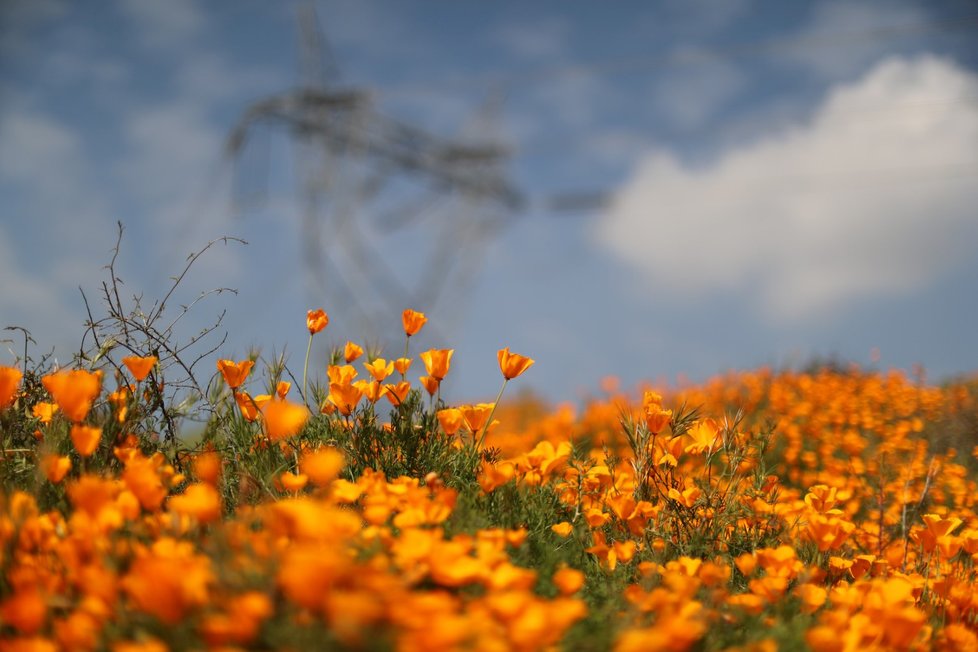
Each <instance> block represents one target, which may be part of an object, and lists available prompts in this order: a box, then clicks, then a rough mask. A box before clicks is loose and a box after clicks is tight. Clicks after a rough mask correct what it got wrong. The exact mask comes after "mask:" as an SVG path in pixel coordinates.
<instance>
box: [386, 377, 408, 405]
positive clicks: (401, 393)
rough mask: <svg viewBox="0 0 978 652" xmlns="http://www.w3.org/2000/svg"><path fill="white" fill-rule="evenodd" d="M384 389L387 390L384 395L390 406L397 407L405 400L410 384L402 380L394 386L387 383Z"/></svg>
mask: <svg viewBox="0 0 978 652" xmlns="http://www.w3.org/2000/svg"><path fill="white" fill-rule="evenodd" d="M384 389H385V390H387V391H386V393H385V396H386V397H387V400H388V401H390V402H391V405H393V406H394V407H397V406H398V405H400V404H401V403H403V402H404V399H406V398H407V395H408V393H409V392H410V391H411V383H409V382H408V381H406V380H402V381H401V382H399V383H397V384H396V385H394V384H393V383H387V384H386V385H384Z"/></svg>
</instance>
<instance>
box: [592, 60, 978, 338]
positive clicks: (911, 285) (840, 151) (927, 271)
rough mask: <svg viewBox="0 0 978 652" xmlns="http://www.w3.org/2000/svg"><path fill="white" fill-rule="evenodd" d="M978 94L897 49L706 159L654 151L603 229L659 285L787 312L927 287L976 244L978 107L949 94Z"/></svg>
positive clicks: (956, 76) (959, 74)
mask: <svg viewBox="0 0 978 652" xmlns="http://www.w3.org/2000/svg"><path fill="white" fill-rule="evenodd" d="M975 94H978V77H976V76H975V75H974V74H972V73H969V72H966V71H965V70H963V69H961V68H960V67H958V66H956V65H955V64H954V63H952V62H950V61H948V60H945V59H940V58H936V57H932V56H926V57H920V58H917V59H914V60H907V59H900V58H891V59H889V60H886V61H883V62H881V63H879V64H878V65H877V66H876V67H874V68H873V69H872V70H871V71H870V72H869V73H868V74H867V75H866V76H865V77H863V78H862V79H861V80H859V81H858V82H855V83H852V84H849V85H844V86H838V87H836V88H834V89H832V91H831V92H830V93H829V94H828V96H827V98H826V99H825V101H824V102H823V103H822V105H821V106H820V107H819V109H818V110H817V111H816V112H815V113H814V115H813V117H812V119H811V120H810V121H809V122H808V123H807V124H804V125H798V126H796V127H795V128H793V129H791V130H788V131H785V132H783V133H779V134H776V135H774V134H772V135H769V136H767V137H765V138H763V139H761V140H758V141H756V142H754V143H753V144H750V145H747V146H743V147H740V148H737V149H734V150H731V151H728V152H726V153H725V154H722V155H720V156H719V157H718V158H717V160H715V161H714V162H713V163H712V164H710V165H708V166H706V167H703V168H697V169H691V168H688V167H684V166H683V165H682V164H681V163H680V162H679V161H678V160H677V157H676V156H675V155H674V154H673V153H671V152H669V151H663V150H657V151H651V152H649V153H648V154H647V156H646V157H645V159H644V161H643V162H642V163H641V164H640V165H639V166H638V168H637V169H636V171H635V174H634V175H633V176H632V178H631V179H630V180H629V181H628V182H627V183H626V184H625V186H624V187H622V188H621V190H620V191H619V192H618V193H617V196H616V197H615V199H614V201H613V204H612V207H611V208H610V209H609V212H608V214H607V215H606V216H605V219H603V220H602V221H600V222H599V223H598V224H597V225H596V228H595V231H596V232H595V235H596V236H597V238H598V239H599V240H600V241H601V242H602V243H603V244H605V245H606V246H607V247H609V248H610V249H611V251H613V252H615V253H616V254H618V255H620V256H621V257H622V258H623V259H625V260H626V261H629V262H630V263H632V264H633V265H635V266H636V267H637V268H639V269H640V270H641V271H642V272H644V273H645V275H646V278H647V280H648V282H649V283H650V284H651V286H652V287H653V288H654V289H658V290H667V291H668V290H672V291H674V292H675V293H677V294H679V295H692V296H693V297H697V296H709V295H711V294H713V293H715V292H718V291H736V292H743V293H745V294H746V295H747V296H748V297H750V298H752V299H754V300H756V301H757V302H758V305H759V306H760V307H761V308H762V309H763V310H764V312H765V313H766V314H767V315H768V316H769V317H771V318H774V319H777V320H781V321H786V320H794V319H800V318H809V317H813V316H815V315H818V314H822V313H824V311H828V310H831V309H833V308H838V307H840V306H844V305H845V304H847V303H849V302H851V301H854V300H857V299H860V298H867V297H872V296H878V295H898V294H903V293H907V292H911V291H914V290H919V289H923V288H926V287H927V286H928V285H929V284H931V283H932V282H934V281H935V280H936V279H938V278H939V277H941V276H942V275H944V274H946V273H947V272H949V271H950V270H952V269H953V268H955V267H956V266H957V265H959V264H962V263H963V262H966V261H967V260H969V259H970V258H971V257H972V256H973V255H974V253H975V252H974V246H973V243H974V242H975V241H976V238H978V217H976V216H975V213H974V206H975V205H976V204H978V188H976V186H975V184H974V181H973V179H974V174H975V170H976V168H978V160H976V155H975V148H974V144H975V143H976V142H978V107H976V106H975V104H974V103H973V102H967V101H960V99H958V100H957V101H955V100H954V99H953V98H961V97H962V96H970V97H973V96H974V95H975ZM949 98H951V101H942V100H948V99H949Z"/></svg>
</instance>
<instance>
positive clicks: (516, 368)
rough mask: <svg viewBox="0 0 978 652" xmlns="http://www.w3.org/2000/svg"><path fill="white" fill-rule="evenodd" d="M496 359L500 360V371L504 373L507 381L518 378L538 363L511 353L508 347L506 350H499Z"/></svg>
mask: <svg viewBox="0 0 978 652" xmlns="http://www.w3.org/2000/svg"><path fill="white" fill-rule="evenodd" d="M496 357H497V358H499V370H500V371H501V372H503V378H505V379H506V380H512V379H513V378H516V377H517V376H519V375H520V374H522V373H523V372H524V371H526V370H527V369H529V368H530V367H531V366H532V365H533V363H534V362H536V361H535V360H533V359H532V358H528V357H526V356H523V355H520V354H519V353H510V352H509V347H508V346H507V347H506V348H505V349H499V352H498V353H497V355H496Z"/></svg>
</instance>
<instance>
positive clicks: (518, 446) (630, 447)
mask: <svg viewBox="0 0 978 652" xmlns="http://www.w3.org/2000/svg"><path fill="white" fill-rule="evenodd" d="M300 319H301V317H300ZM395 319H396V317H395ZM426 323H427V318H426V316H425V315H424V314H422V313H420V312H416V311H413V310H405V311H404V313H403V315H402V319H401V325H402V326H403V335H404V343H403V344H404V346H403V349H402V348H401V347H400V346H397V347H396V348H397V350H396V351H379V350H369V349H370V347H367V345H366V344H365V343H364V342H356V341H350V342H347V343H346V344H345V346H341V347H337V348H336V350H334V351H333V352H332V355H331V359H330V364H328V365H317V364H312V365H310V356H309V354H308V352H307V355H306V358H305V360H304V362H303V367H302V368H301V372H300V371H299V370H298V369H297V370H296V373H295V375H294V376H293V375H292V373H291V372H290V370H289V368H288V366H287V365H286V364H285V362H284V361H282V360H280V359H272V360H269V359H267V358H264V357H262V356H260V355H258V354H257V353H255V354H252V355H250V356H248V357H242V358H240V359H233V360H219V361H217V363H216V365H215V364H214V363H213V360H211V361H210V363H209V365H208V368H207V369H206V370H202V367H201V366H199V365H198V366H197V367H196V368H195V367H194V366H193V365H192V364H191V365H188V364H185V363H184V361H183V360H182V359H181V358H180V356H179V355H178V353H179V351H178V350H177V349H176V348H167V347H161V345H160V342H159V341H155V342H152V341H148V340H147V341H144V342H143V345H142V346H140V345H139V344H140V340H139V339H138V338H137V337H129V338H119V339H118V340H117V341H116V342H115V345H114V346H108V345H106V344H105V343H104V342H97V344H99V345H100V346H101V349H99V348H98V347H96V351H97V354H93V355H89V356H80V357H79V358H78V359H77V360H76V362H75V363H73V364H69V365H65V366H63V367H61V368H57V367H55V366H54V365H53V364H52V363H50V361H49V360H48V359H43V360H42V361H41V362H34V361H33V360H31V359H30V358H28V357H27V356H26V354H25V355H24V356H23V357H22V358H21V357H18V359H16V360H12V364H8V365H6V366H0V652H2V651H7V650H10V651H13V650H36V651H47V650H52V651H53V650H81V651H86V650H110V651H112V652H136V651H142V652H162V651H165V650H271V649H275V650H278V649H283V650H398V651H413V650H418V651H421V650H425V651H427V650H435V651H437V650H486V651H496V650H500V651H502V650H525V651H529V650H550V649H566V650H617V651H619V652H630V651H639V650H641V651H655V650H669V651H682V650H758V651H773V650H779V649H780V650H806V649H810V650H814V651H816V652H836V651H843V650H846V651H848V650H852V651H856V650H909V649H937V650H978V591H976V590H975V586H976V582H978V571H976V567H975V566H976V561H978V516H976V501H978V487H976V473H975V469H976V466H978V465H976V459H975V456H976V455H978V403H976V400H978V383H976V382H974V381H969V380H961V381H956V382H949V383H946V384H943V385H940V386H937V385H933V384H928V383H927V382H926V381H925V379H924V377H923V375H922V374H917V375H912V376H908V375H906V374H904V373H901V372H880V371H869V370H861V369H859V368H856V367H847V366H844V365H838V364H836V365H822V366H818V365H815V366H813V367H812V368H811V369H810V370H807V371H773V370H769V369H759V370H755V371H747V372H742V373H736V374H729V375H726V376H723V377H718V378H715V379H712V380H710V381H709V382H706V383H703V384H698V385H685V386H680V387H652V386H648V387H640V388H636V389H632V390H630V391H622V390H620V389H619V388H618V387H616V385H615V383H614V382H611V381H610V380H608V381H606V382H605V383H603V385H602V387H603V389H602V390H601V391H600V392H598V393H596V394H595V395H594V396H592V397H591V398H590V399H588V400H587V401H584V402H583V403H582V404H580V405H570V404H567V405H550V404H547V403H545V402H543V401H541V400H538V399H535V398H534V397H533V395H532V394H529V393H526V392H521V391H519V390H520V388H519V387H518V386H519V385H521V384H530V383H531V382H532V379H531V378H530V377H532V375H533V372H534V368H533V367H534V360H533V359H532V357H531V356H532V352H528V351H524V352H522V354H520V353H516V352H513V351H510V350H509V349H508V348H504V349H502V350H500V351H499V352H498V356H497V359H495V360H486V361H484V364H485V373H486V374H493V375H497V376H498V379H499V383H500V391H499V394H498V396H496V397H495V400H494V401H493V402H489V403H477V404H469V405H457V404H450V403H448V402H446V401H445V400H443V399H442V389H443V388H444V387H447V386H449V385H450V384H451V383H452V365H453V363H454V362H455V361H454V360H453V354H454V352H453V350H452V349H450V348H446V349H429V350H425V351H420V350H415V349H416V347H415V346H414V341H413V340H412V338H413V337H414V336H415V335H416V334H417V333H418V332H419V331H421V330H422V329H423V328H424V327H425V325H426ZM306 325H307V327H308V331H309V338H310V339H309V342H310V350H311V344H312V341H313V338H316V337H323V336H324V335H322V333H323V331H324V330H326V329H327V328H328V327H329V316H328V315H327V314H326V313H325V312H324V311H322V310H314V311H310V312H309V313H308V315H307V320H306ZM93 332H94V331H93ZM333 335H334V336H336V337H342V335H336V334H333ZM476 362H477V361H473V364H475V363H476ZM181 365H183V367H184V368H183V369H181V368H180V367H181ZM190 372H192V377H193V378H195V379H198V380H199V381H200V393H199V395H197V396H194V395H193V394H192V392H191V391H190V390H189V389H188V388H187V386H182V387H180V388H179V391H176V390H175V391H171V385H172V383H171V381H169V380H168V379H169V378H172V377H174V374H182V375H181V376H180V377H191V376H190ZM649 372H650V375H652V374H653V372H654V370H649ZM596 380H597V379H596ZM510 385H512V387H510ZM191 411H192V412H193V413H194V414H198V415H203V417H202V418H199V419H198V420H196V421H192V420H191V419H189V418H188V417H187V415H188V414H190V413H191Z"/></svg>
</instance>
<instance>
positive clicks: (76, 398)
mask: <svg viewBox="0 0 978 652" xmlns="http://www.w3.org/2000/svg"><path fill="white" fill-rule="evenodd" d="M41 382H42V383H43V384H44V388H45V389H46V390H48V393H49V394H50V395H51V398H53V399H54V402H55V403H57V404H58V407H60V408H61V411H62V412H63V413H64V415H65V416H66V417H68V419H69V420H70V421H73V422H75V423H78V422H80V421H84V419H85V417H86V416H87V415H88V411H89V410H90V409H92V404H93V403H94V402H95V399H96V397H98V394H99V392H100V391H101V388H102V374H101V373H98V372H91V371H84V370H80V369H78V370H73V371H58V372H56V373H53V374H48V375H47V376H44V378H42V379H41Z"/></svg>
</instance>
